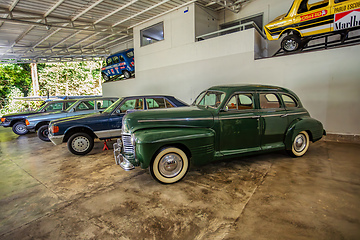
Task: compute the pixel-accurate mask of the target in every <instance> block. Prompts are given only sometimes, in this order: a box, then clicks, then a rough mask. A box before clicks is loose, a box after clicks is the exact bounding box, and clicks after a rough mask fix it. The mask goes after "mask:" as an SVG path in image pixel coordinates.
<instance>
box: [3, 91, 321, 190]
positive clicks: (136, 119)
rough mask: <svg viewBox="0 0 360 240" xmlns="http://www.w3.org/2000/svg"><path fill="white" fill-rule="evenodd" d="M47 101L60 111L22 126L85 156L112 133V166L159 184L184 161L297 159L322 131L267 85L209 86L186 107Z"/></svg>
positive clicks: (288, 94)
mask: <svg viewBox="0 0 360 240" xmlns="http://www.w3.org/2000/svg"><path fill="white" fill-rule="evenodd" d="M54 103H58V104H60V103H61V104H63V105H62V107H61V108H60V109H59V110H60V111H55V112H49V111H43V112H37V113H36V114H33V115H24V116H23V117H22V119H24V118H26V120H25V123H26V129H27V130H28V131H29V130H32V131H37V132H38V136H39V138H40V139H41V140H44V141H51V142H52V143H53V144H55V145H59V144H62V143H67V146H68V149H69V151H70V152H71V153H73V154H76V155H85V154H88V153H89V152H90V151H91V150H92V149H93V146H94V139H95V138H98V139H100V140H106V139H111V138H112V139H114V138H117V140H116V142H115V143H114V157H115V162H116V164H118V165H120V167H121V168H123V169H124V170H132V169H134V168H135V167H141V168H143V169H145V168H149V170H150V173H151V176H152V177H153V178H154V179H155V180H157V181H158V182H160V183H163V184H171V183H175V182H178V181H180V180H181V179H183V178H184V177H185V175H186V174H187V172H188V169H189V166H190V164H194V165H202V164H206V163H210V162H212V161H215V160H219V159H225V158H229V157H230V158H232V157H238V156H244V155H253V154H259V153H262V152H271V151H278V150H286V151H287V152H288V153H289V154H290V155H291V156H293V157H301V156H303V155H304V154H305V153H306V152H307V150H308V148H309V143H310V141H312V142H316V141H318V140H320V139H321V138H322V136H323V135H324V134H326V132H325V130H324V129H323V125H322V124H321V122H319V121H317V120H315V119H313V118H311V117H310V115H309V113H308V111H307V110H306V109H305V108H304V107H303V105H302V103H301V101H300V99H299V98H298V96H297V95H296V94H295V93H293V92H292V91H290V90H288V89H285V88H281V87H276V86H268V85H239V86H215V87H211V88H209V89H207V90H205V91H203V92H201V93H200V94H199V96H198V97H197V98H196V99H195V101H194V103H193V104H192V105H191V106H188V105H187V104H186V103H184V102H182V101H180V100H178V99H176V98H175V97H172V96H165V95H150V96H132V97H122V98H118V99H117V98H105V97H101V98H85V99H80V100H77V101H76V102H74V103H73V104H71V105H70V106H69V107H68V108H66V109H65V110H64V106H65V105H66V104H69V103H70V102H68V101H57V102H54ZM145 110H146V111H145ZM3 118H4V119H5V120H4V121H3ZM3 118H2V119H1V121H2V125H3V126H4V124H3V123H6V124H8V126H9V125H10V124H11V121H12V120H11V119H10V117H6V116H4V117H3ZM9 122H10V123H9ZM21 122H24V120H21ZM14 125H15V124H14Z"/></svg>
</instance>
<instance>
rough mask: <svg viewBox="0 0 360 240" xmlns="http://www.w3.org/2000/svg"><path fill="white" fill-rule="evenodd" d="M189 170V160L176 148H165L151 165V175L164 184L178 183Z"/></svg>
mask: <svg viewBox="0 0 360 240" xmlns="http://www.w3.org/2000/svg"><path fill="white" fill-rule="evenodd" d="M188 170H189V158H188V156H187V155H186V153H185V152H184V151H182V150H181V149H179V148H176V147H167V148H163V149H162V150H161V151H160V152H159V153H158V154H157V155H156V156H155V158H154V160H153V161H152V162H151V164H150V174H151V176H152V177H153V178H154V179H155V180H156V181H158V182H160V183H162V184H171V183H176V182H178V181H180V180H181V179H183V178H184V177H185V175H186V173H187V172H188Z"/></svg>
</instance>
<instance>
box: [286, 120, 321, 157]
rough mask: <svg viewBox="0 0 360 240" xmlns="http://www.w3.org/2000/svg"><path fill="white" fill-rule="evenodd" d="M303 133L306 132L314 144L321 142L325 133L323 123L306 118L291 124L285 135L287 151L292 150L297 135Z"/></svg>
mask: <svg viewBox="0 0 360 240" xmlns="http://www.w3.org/2000/svg"><path fill="white" fill-rule="evenodd" d="M301 131H306V132H307V133H308V134H309V137H310V140H311V141H312V142H316V141H318V140H320V139H321V138H322V136H323V134H324V132H325V131H324V128H323V125H322V123H321V122H320V121H318V120H316V119H314V118H311V117H304V118H300V119H296V120H294V121H293V122H292V123H291V124H290V126H289V128H288V129H287V131H286V134H285V140H284V143H285V148H286V149H287V150H290V149H291V146H292V143H293V141H294V139H295V137H296V135H297V134H299V133H300V132H301Z"/></svg>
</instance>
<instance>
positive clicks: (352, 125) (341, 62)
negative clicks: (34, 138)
mask: <svg viewBox="0 0 360 240" xmlns="http://www.w3.org/2000/svg"><path fill="white" fill-rule="evenodd" d="M290 4H291V3H290ZM290 4H289V7H290ZM194 15H195V5H190V8H189V11H188V12H187V13H186V14H184V12H183V9H179V10H178V11H175V12H172V13H170V14H168V15H166V16H163V17H161V18H159V19H156V20H153V21H151V22H148V23H146V24H144V25H143V26H139V27H138V28H136V29H134V47H135V64H136V78H133V79H128V80H124V81H118V82H109V83H105V84H103V95H105V96H128V95H137V94H170V95H174V96H176V97H178V98H180V99H182V100H184V101H186V102H188V103H191V102H192V101H193V100H194V98H195V97H196V96H197V94H199V93H200V91H202V90H204V89H206V88H208V87H210V86H213V85H219V84H243V83H258V84H271V85H278V86H282V87H286V88H290V89H291V90H293V91H294V92H295V93H297V94H298V95H299V97H300V99H301V100H302V102H303V104H304V106H305V107H306V108H307V109H308V110H309V112H310V114H311V115H312V116H313V117H314V118H316V119H319V120H320V121H322V122H323V124H324V125H325V128H326V130H327V131H328V132H329V133H334V134H360V125H359V124H358V123H357V119H359V118H360V108H359V107H358V103H359V102H360V94H359V90H360V77H359V76H360V68H359V67H358V66H357V65H358V56H359V55H360V46H359V45H356V46H351V47H345V48H338V49H332V50H325V51H317V52H311V53H302V54H297V55H291V56H282V57H275V58H266V59H260V60H254V59H255V58H254V55H255V53H254V49H257V51H258V49H261V48H262V47H263V46H259V45H260V44H261V43H262V42H263V41H261V40H259V39H260V37H259V35H258V33H257V32H256V31H254V29H250V30H247V31H244V32H237V33H233V34H229V35H225V36H221V37H217V38H213V39H209V40H205V41H200V42H195V41H194V39H195V30H194V28H195V22H194V21H195V17H194ZM160 21H164V27H165V29H164V30H165V31H164V32H165V40H164V41H162V42H158V43H155V44H151V45H148V46H145V47H141V48H140V45H139V39H140V36H139V32H140V29H142V28H145V27H147V26H151V25H153V24H155V23H158V22H160Z"/></svg>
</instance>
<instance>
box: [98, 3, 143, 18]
mask: <svg viewBox="0 0 360 240" xmlns="http://www.w3.org/2000/svg"><path fill="white" fill-rule="evenodd" d="M137 1H139V0H131V1H130V2H128V3H127V4H125V5H123V6H121V7H120V8H118V9H116V10H115V11H113V12H111V13H109V14H107V15H105V16H103V17H102V18H99V19H98V20H96V21H95V24H96V23H99V22H101V21H102V20H104V19H106V18H108V17H110V16H112V15H114V14H115V13H117V12H119V11H121V10H123V9H125V8H127V7H129V6H130V5H132V4H134V3H136V2H137Z"/></svg>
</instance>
